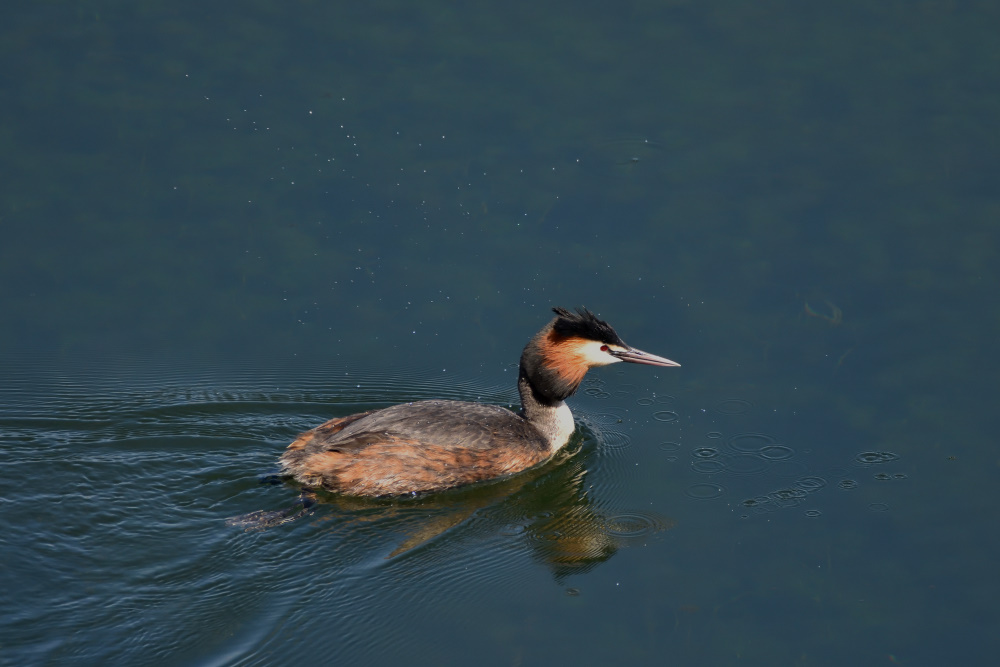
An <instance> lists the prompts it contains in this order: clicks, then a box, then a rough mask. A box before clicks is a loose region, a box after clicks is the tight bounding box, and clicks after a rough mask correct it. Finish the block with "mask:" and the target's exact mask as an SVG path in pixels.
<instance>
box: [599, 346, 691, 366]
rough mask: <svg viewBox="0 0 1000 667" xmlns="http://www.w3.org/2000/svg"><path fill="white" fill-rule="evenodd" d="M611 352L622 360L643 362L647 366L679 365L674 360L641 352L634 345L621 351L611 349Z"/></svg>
mask: <svg viewBox="0 0 1000 667" xmlns="http://www.w3.org/2000/svg"><path fill="white" fill-rule="evenodd" d="M611 354H613V355H614V356H616V357H618V358H619V359H621V360H622V361H628V362H631V363H633V364H645V365H647V366H680V364H679V363H677V362H676V361H670V360H669V359H666V358H665V357H658V356H656V355H655V354H650V353H649V352H643V351H642V350H637V349H635V348H634V347H630V348H628V349H627V350H621V351H619V350H613V351H612V352H611Z"/></svg>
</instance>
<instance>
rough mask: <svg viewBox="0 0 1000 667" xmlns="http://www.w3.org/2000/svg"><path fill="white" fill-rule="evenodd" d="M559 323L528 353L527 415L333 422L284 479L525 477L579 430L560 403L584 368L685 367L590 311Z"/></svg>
mask: <svg viewBox="0 0 1000 667" xmlns="http://www.w3.org/2000/svg"><path fill="white" fill-rule="evenodd" d="M552 310H553V311H554V312H555V314H556V317H555V319H553V320H552V321H551V322H549V323H548V324H546V325H545V327H544V328H543V329H542V330H541V331H539V332H538V333H537V334H536V335H535V336H534V337H533V338H532V339H531V340H530V341H528V344H527V345H526V346H525V347H524V352H522V353H521V365H520V370H519V372H518V378H517V390H518V393H520V395H521V411H520V412H512V411H510V410H507V409H505V408H501V407H499V406H495V405H484V404H481V403H467V402H463V401H436V400H432V401H419V402H415V403H403V404H401V405H394V406H392V407H388V408H383V409H381V410H372V411H369V412H362V413H360V414H356V415H350V416H347V417H340V418H338V419H331V420H330V421H328V422H326V423H325V424H321V425H320V426H317V427H316V428H314V429H312V430H311V431H306V432H305V433H303V434H302V435H300V436H299V437H298V438H296V439H295V441H294V442H293V443H292V444H290V445H289V446H288V448H287V449H286V450H285V453H284V454H282V456H281V468H282V473H283V474H284V475H287V476H291V477H292V478H294V479H295V480H296V481H297V482H299V483H300V484H302V485H303V486H305V487H306V488H309V489H324V490H327V491H333V492H335V493H342V494H347V495H353V496H399V495H405V494H416V493H424V492H430V491H441V490H443V489H449V488H452V487H456V486H462V485H465V484H472V483H474V482H479V481H483V480H487V479H493V478H495V477H501V476H504V475H510V474H513V473H517V472H521V471H522V470H526V469H528V468H530V467H532V466H535V465H538V464H539V463H542V462H543V461H546V460H548V459H549V458H551V457H552V456H553V455H554V454H555V453H556V452H557V451H559V449H560V448H562V447H563V446H564V445H565V444H566V443H567V442H569V438H570V436H571V435H572V434H573V431H574V429H575V425H574V423H573V415H572V413H571V412H570V410H569V406H567V405H566V403H565V402H564V401H565V400H566V399H567V398H568V397H570V396H572V395H573V393H574V392H575V391H576V390H577V389H578V388H579V387H580V383H581V382H582V381H583V377H584V375H586V374H587V371H588V370H589V369H591V368H594V367H596V366H607V365H608V364H614V363H617V362H619V361H628V362H631V363H635V364H648V365H650V366H680V364H678V363H676V362H674V361H670V360H669V359H664V358H663V357H658V356H656V355H653V354H649V353H648V352H642V351H641V350H637V349H635V348H633V347H629V346H628V345H627V344H626V343H625V341H623V340H622V339H621V338H620V337H619V336H618V334H617V333H615V330H614V329H612V328H611V325H609V324H608V323H607V322H604V321H602V320H599V319H597V317H596V316H595V315H594V314H593V313H591V312H590V311H589V310H587V309H586V308H581V309H579V310H578V311H577V312H575V313H574V312H572V311H569V310H566V309H565V308H553V309H552Z"/></svg>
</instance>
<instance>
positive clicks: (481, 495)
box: [227, 434, 673, 578]
mask: <svg viewBox="0 0 1000 667" xmlns="http://www.w3.org/2000/svg"><path fill="white" fill-rule="evenodd" d="M585 440H590V438H586V439H585V438H583V437H580V435H579V434H578V435H577V436H575V437H574V438H573V441H572V442H571V443H570V445H569V446H568V447H566V448H565V450H564V451H563V452H561V453H560V454H559V455H557V456H556V457H555V458H554V459H553V460H551V461H549V462H548V463H546V464H543V465H541V466H539V467H537V468H534V469H532V470H528V471H525V472H523V473H520V474H518V475H514V476H513V477H510V478H506V479H501V480H496V481H493V482H488V483H483V484H478V485H474V486H471V487H464V488H460V489H455V490H452V491H445V492H441V493H434V494H429V495H426V496H416V497H401V498H375V499H373V498H358V497H350V496H340V495H333V494H327V493H322V492H320V493H315V492H311V491H306V492H303V494H302V496H301V499H300V505H297V506H296V507H295V508H292V509H289V510H284V511H278V512H268V511H259V512H252V513H250V514H246V515H242V516H238V517H233V518H231V519H229V520H227V523H228V524H229V525H231V526H235V527H239V528H243V529H245V530H248V531H257V530H266V529H271V528H274V527H276V526H279V525H281V524H284V523H289V522H291V521H295V520H298V519H301V518H303V517H304V516H306V515H315V514H316V513H317V511H319V512H320V513H321V514H320V516H319V517H318V522H335V524H336V526H337V528H338V529H339V530H340V531H345V530H346V531H347V532H346V535H347V536H348V539H349V536H350V535H351V532H352V531H363V532H364V533H366V534H370V530H369V529H379V528H380V527H386V528H387V530H386V531H385V532H387V533H389V534H392V535H393V536H398V538H399V541H398V542H395V543H393V544H392V545H391V551H389V553H388V554H387V555H386V556H385V557H386V558H387V559H395V558H399V557H403V556H404V555H406V554H408V553H410V552H413V551H415V550H419V549H420V548H421V547H424V546H425V545H430V544H432V543H434V542H436V541H437V540H440V539H446V538H447V535H448V533H449V531H451V530H452V529H455V528H457V527H459V526H461V527H462V531H463V532H462V536H463V538H462V539H466V540H468V539H471V540H473V541H475V540H476V539H477V537H479V538H483V540H484V541H485V540H487V539H488V538H492V537H494V536H496V535H498V534H503V535H508V536H510V539H517V540H520V541H521V542H522V543H523V545H524V546H525V548H527V549H528V550H529V551H530V553H531V555H532V557H533V558H534V559H535V560H537V561H539V562H541V563H543V564H545V565H546V566H547V567H548V568H549V569H550V570H551V571H552V572H553V574H554V575H555V576H556V577H557V578H561V577H564V576H568V575H571V574H577V573H581V572H585V571H587V570H589V569H591V568H592V567H594V566H596V565H598V564H600V563H603V562H604V561H606V560H608V559H609V558H611V557H612V556H613V555H614V554H615V553H616V552H617V551H618V549H619V548H621V547H622V546H625V545H627V544H629V543H630V542H632V541H634V537H635V534H634V533H630V532H629V530H623V529H622V519H621V517H623V516H625V517H629V518H631V519H634V518H635V517H641V519H642V526H641V531H640V532H641V534H642V537H643V538H645V537H646V536H648V535H649V534H651V533H654V532H659V531H663V530H668V529H670V528H671V527H673V522H672V521H671V520H669V519H666V518H663V517H655V516H651V515H649V514H641V515H640V514H635V513H628V514H622V512H621V510H620V509H618V511H616V508H610V507H607V506H606V505H605V503H603V502H602V498H600V497H599V496H600V491H599V489H596V488H593V487H590V488H588V486H587V484H586V463H587V461H588V459H590V458H592V457H590V456H588V451H586V450H588V449H591V450H592V449H593V446H594V444H595V443H593V441H591V442H590V443H589V444H588V443H586V442H585ZM590 453H593V452H592V451H591V452H590Z"/></svg>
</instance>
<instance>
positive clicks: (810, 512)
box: [806, 510, 823, 517]
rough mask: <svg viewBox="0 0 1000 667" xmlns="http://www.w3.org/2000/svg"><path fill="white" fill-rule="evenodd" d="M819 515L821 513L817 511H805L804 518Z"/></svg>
mask: <svg viewBox="0 0 1000 667" xmlns="http://www.w3.org/2000/svg"><path fill="white" fill-rule="evenodd" d="M821 514H823V513H822V512H820V511H819V510H806V516H808V517H817V516H820V515H821Z"/></svg>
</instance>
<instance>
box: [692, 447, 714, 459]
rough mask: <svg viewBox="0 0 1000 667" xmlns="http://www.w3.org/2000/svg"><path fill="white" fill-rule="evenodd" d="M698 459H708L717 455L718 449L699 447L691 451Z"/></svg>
mask: <svg viewBox="0 0 1000 667" xmlns="http://www.w3.org/2000/svg"><path fill="white" fill-rule="evenodd" d="M691 453H692V454H694V455H695V456H697V457H698V458H700V459H710V458H712V457H713V456H717V455H718V453H719V450H718V449H715V448H714V447H699V448H698V449H696V450H694V451H693V452H691Z"/></svg>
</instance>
